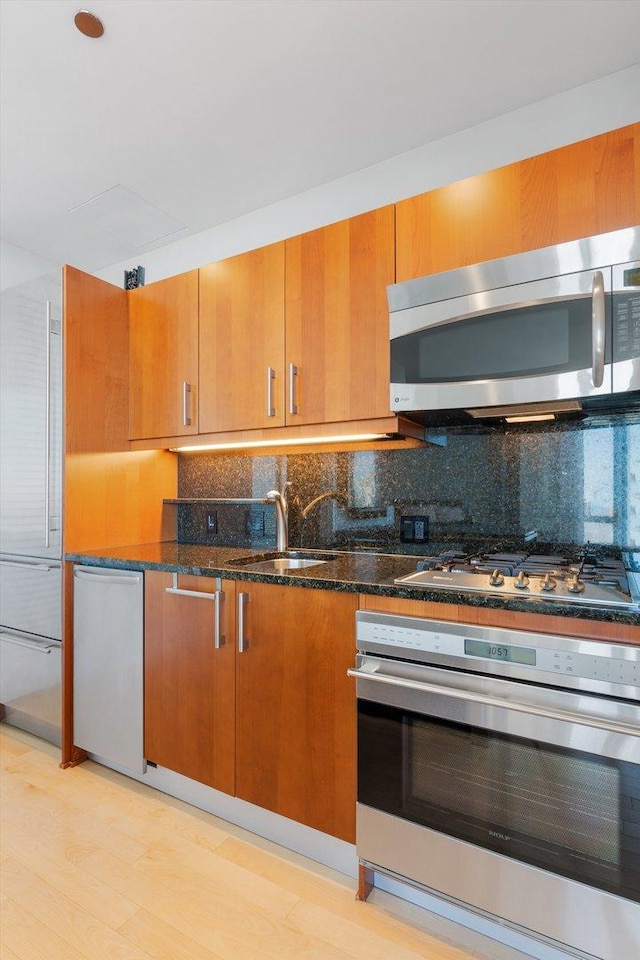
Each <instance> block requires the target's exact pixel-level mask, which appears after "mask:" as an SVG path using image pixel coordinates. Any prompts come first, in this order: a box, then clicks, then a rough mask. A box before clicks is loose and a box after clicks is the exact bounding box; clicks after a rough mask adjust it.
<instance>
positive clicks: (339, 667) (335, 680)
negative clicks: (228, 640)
mask: <svg viewBox="0 0 640 960" xmlns="http://www.w3.org/2000/svg"><path fill="white" fill-rule="evenodd" d="M236 587H237V591H238V594H237V596H238V599H239V601H240V602H241V597H242V594H244V595H245V596H246V603H245V608H244V647H245V650H244V652H243V653H239V654H238V657H237V664H236V707H237V714H236V716H237V721H236V794H237V796H238V797H241V798H242V799H243V800H248V801H250V802H251V803H255V804H258V805H259V806H261V807H266V808H267V809H268V810H273V811H275V812H276V813H280V814H282V815H283V816H285V817H290V818H291V819H292V820H297V821H299V822H300V823H305V824H307V825H308V826H310V827H315V828H316V829H317V830H322V831H323V832H324V833H329V834H332V835H333V836H336V837H340V838H341V839H343V840H348V841H349V842H351V843H353V842H354V838H355V800H356V739H355V738H356V701H355V687H354V682H353V680H351V679H350V678H349V677H347V669H348V668H349V667H350V666H353V662H354V658H355V613H356V609H357V605H358V600H357V596H355V594H340V593H335V592H333V591H329V590H307V589H303V588H299V587H298V588H296V587H280V586H276V585H271V584H263V583H243V584H240V583H238V584H236Z"/></svg>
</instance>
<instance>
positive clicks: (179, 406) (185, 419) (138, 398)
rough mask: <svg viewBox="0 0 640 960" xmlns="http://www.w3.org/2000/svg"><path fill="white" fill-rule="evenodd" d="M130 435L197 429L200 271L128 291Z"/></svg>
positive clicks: (141, 436)
mask: <svg viewBox="0 0 640 960" xmlns="http://www.w3.org/2000/svg"><path fill="white" fill-rule="evenodd" d="M129 376H130V401H129V426H130V433H129V435H130V439H131V440H146V439H150V438H153V437H177V436H187V435H189V434H192V433H197V432H198V418H197V409H198V406H197V401H198V397H197V377H198V271H197V270H192V271H191V272H190V273H182V274H179V275H178V276H176V277H169V279H168V280H160V281H159V282H158V283H152V284H150V285H149V286H148V287H138V289H137V290H131V291H130V293H129Z"/></svg>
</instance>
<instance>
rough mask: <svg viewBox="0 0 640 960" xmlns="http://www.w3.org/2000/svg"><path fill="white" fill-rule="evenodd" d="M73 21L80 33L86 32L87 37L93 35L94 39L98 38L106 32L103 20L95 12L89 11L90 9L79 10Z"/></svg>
mask: <svg viewBox="0 0 640 960" xmlns="http://www.w3.org/2000/svg"><path fill="white" fill-rule="evenodd" d="M73 22H74V23H75V25H76V27H77V28H78V30H79V31H80V33H84V35H85V37H91V38H92V39H93V40H97V39H98V37H101V36H102V34H103V33H104V27H103V26H102V20H99V19H98V17H96V15H95V14H94V13H89V11H88V10H78V12H77V13H76V15H75V17H74V18H73Z"/></svg>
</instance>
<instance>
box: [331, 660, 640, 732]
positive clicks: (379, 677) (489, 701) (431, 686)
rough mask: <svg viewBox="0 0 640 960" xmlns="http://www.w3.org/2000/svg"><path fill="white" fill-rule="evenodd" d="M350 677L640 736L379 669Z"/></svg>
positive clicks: (595, 720) (620, 726) (621, 726)
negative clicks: (389, 674)
mask: <svg viewBox="0 0 640 960" xmlns="http://www.w3.org/2000/svg"><path fill="white" fill-rule="evenodd" d="M347 676H349V677H355V678H356V680H373V681H374V682H375V683H385V684H388V685H389V686H392V687H402V688H403V689H405V690H417V691H418V692H420V693H435V694H437V695H439V696H444V697H448V698H450V699H453V700H464V701H466V702H468V703H478V704H481V705H482V706H484V707H498V708H500V709H502V710H512V711H515V712H516V713H524V714H527V715H529V716H534V717H545V718H546V719H548V720H560V721H562V722H563V723H578V724H580V725H581V726H584V727H594V728H595V729H596V730H604V731H605V732H607V733H617V734H622V735H623V736H633V737H640V728H639V727H637V726H632V725H631V724H625V723H616V722H615V721H612V720H605V719H603V718H600V717H591V716H589V715H588V714H587V715H585V714H582V713H576V712H573V711H568V710H566V711H565V710H550V709H548V708H543V707H536V706H535V705H534V704H521V703H514V702H512V701H509V700H502V699H500V697H490V696H487V695H486V694H483V693H473V692H470V691H468V690H455V689H453V688H451V687H443V686H441V685H440V684H437V683H424V682H416V681H415V680H405V679H404V678H403V677H391V676H388V675H387V674H384V673H380V672H379V671H377V670H376V671H374V672H369V671H367V670H352V669H351V670H347Z"/></svg>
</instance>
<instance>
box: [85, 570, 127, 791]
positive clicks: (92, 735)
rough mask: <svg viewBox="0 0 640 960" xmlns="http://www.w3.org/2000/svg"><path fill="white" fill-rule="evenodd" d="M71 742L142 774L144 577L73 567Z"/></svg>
mask: <svg viewBox="0 0 640 960" xmlns="http://www.w3.org/2000/svg"><path fill="white" fill-rule="evenodd" d="M73 586H74V606H73V624H74V628H73V635H74V643H73V646H74V684H73V729H74V737H73V739H74V743H75V745H76V746H77V747H81V748H82V749H83V750H86V751H87V752H88V753H90V754H92V755H93V756H95V757H96V759H98V760H103V761H105V762H106V763H108V765H109V766H114V767H116V768H122V769H123V770H124V771H126V770H130V771H132V772H135V773H144V770H145V761H144V745H143V716H144V711H143V683H144V676H143V641H144V632H143V629H144V621H143V617H144V579H143V574H142V573H137V572H134V571H131V570H116V569H102V568H99V567H76V568H75V569H74V572H73Z"/></svg>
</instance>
